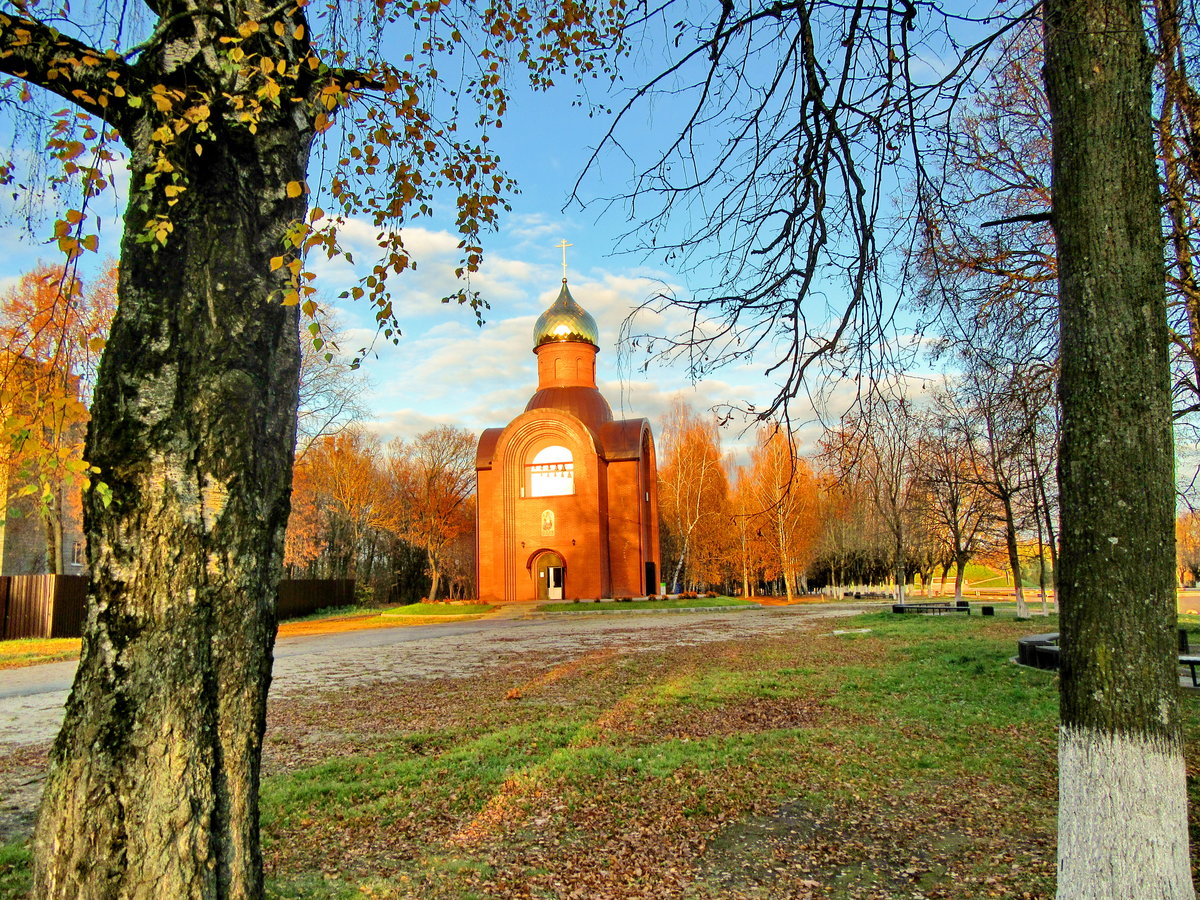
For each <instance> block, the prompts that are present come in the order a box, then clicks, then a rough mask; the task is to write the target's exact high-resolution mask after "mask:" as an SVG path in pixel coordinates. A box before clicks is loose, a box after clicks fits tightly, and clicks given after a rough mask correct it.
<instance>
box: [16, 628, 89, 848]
mask: <svg viewBox="0 0 1200 900" xmlns="http://www.w3.org/2000/svg"><path fill="white" fill-rule="evenodd" d="M80 643H81V641H80V640H79V638H16V639H14V640H11V641H0V669H15V668H18V667H19V666H32V665H34V664H35V663H44V662H56V661H58V660H63V659H76V658H77V657H78V656H79V646H80ZM0 865H3V863H0Z"/></svg>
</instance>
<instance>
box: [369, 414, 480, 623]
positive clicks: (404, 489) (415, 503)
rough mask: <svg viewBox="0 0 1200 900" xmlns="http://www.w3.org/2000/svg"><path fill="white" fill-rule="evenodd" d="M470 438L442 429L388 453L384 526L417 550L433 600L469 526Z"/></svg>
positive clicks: (399, 443) (472, 471)
mask: <svg viewBox="0 0 1200 900" xmlns="http://www.w3.org/2000/svg"><path fill="white" fill-rule="evenodd" d="M477 443H478V440H477V438H476V436H475V435H474V434H472V433H471V432H469V431H466V430H465V429H462V428H452V427H450V426H447V425H443V426H441V427H439V428H434V429H431V430H429V431H425V432H422V433H421V434H419V435H417V436H416V437H415V438H413V439H412V440H411V441H407V442H405V441H397V442H395V443H393V444H392V445H391V447H390V448H389V451H388V475H389V485H388V486H389V488H390V494H391V496H390V503H389V504H388V508H387V510H386V512H385V513H384V514H383V516H382V518H381V522H382V523H383V524H384V527H386V528H388V529H389V530H390V531H392V532H393V533H395V534H396V535H397V536H399V537H401V538H403V539H404V540H406V541H408V542H409V543H410V544H412V545H413V546H414V547H418V548H420V549H421V550H422V551H423V552H424V554H425V560H426V563H427V566H428V569H427V572H428V575H429V580H430V585H429V599H430V600H436V599H437V598H438V589H439V588H440V587H441V582H442V577H443V573H444V572H445V569H446V567H447V564H448V562H449V557H450V555H451V553H452V551H453V549H454V548H455V546H456V544H457V542H458V540H459V539H460V538H461V537H462V536H463V535H466V534H469V533H470V532H471V529H472V528H473V527H474V519H475V516H474V509H473V507H472V505H471V502H470V501H471V497H472V495H473V493H474V491H475V447H476V444H477Z"/></svg>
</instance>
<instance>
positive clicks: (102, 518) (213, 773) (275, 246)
mask: <svg viewBox="0 0 1200 900" xmlns="http://www.w3.org/2000/svg"><path fill="white" fill-rule="evenodd" d="M201 18H202V17H201ZM197 21H198V22H199V21H201V19H197ZM194 27H196V28H200V27H201V25H200V24H195V25H194ZM214 40H215V39H214ZM201 58H202V55H201V56H198V57H197V59H196V60H193V61H192V63H191V64H189V65H181V66H179V67H178V69H177V70H176V71H175V72H173V73H168V74H163V75H161V76H160V77H161V78H163V80H164V81H166V82H167V84H168V86H169V87H170V86H174V85H177V84H178V85H179V87H180V90H188V89H190V87H189V79H204V78H208V79H209V80H208V81H207V82H203V83H207V84H213V83H217V84H220V83H221V82H220V81H219V80H218V78H217V76H215V75H212V74H211V73H206V72H204V71H203V70H202V68H203V65H204V63H203V62H201V61H200V59H201ZM214 58H215V59H217V60H218V61H219V60H220V59H223V57H214ZM197 69H199V70H201V71H200V72H199V73H197V72H196V71H195V70H197ZM191 83H192V84H194V83H196V81H195V80H193V81H192V82H191ZM218 96H219V95H218ZM285 100H286V98H285ZM216 102H217V101H214V103H216ZM153 107H154V104H152V103H150V102H148V101H147V102H146V103H145V104H144V106H143V107H141V108H140V110H139V115H140V116H141V118H140V119H137V120H136V121H134V122H132V123H131V124H130V125H129V126H128V127H126V128H124V129H123V131H122V133H123V136H124V138H125V141H126V144H127V145H128V147H129V149H130V168H131V181H130V184H131V188H130V193H131V201H130V204H129V208H128V210H127V212H126V216H125V236H124V239H123V242H122V248H121V269H120V284H119V296H120V307H119V310H118V312H117V315H116V319H115V321H114V322H113V327H112V332H111V335H110V337H109V340H108V346H107V349H106V351H105V354H104V360H103V363H102V366H101V370H100V374H99V378H98V383H97V387H96V392H95V402H94V404H93V406H92V418H91V423H90V425H89V429H88V439H87V459H88V460H89V461H90V462H92V463H93V464H95V465H98V466H99V467H100V469H101V472H102V478H103V479H104V481H105V482H106V483H107V484H108V485H109V487H110V488H111V489H112V503H111V505H110V506H108V507H105V506H104V505H103V504H102V503H100V501H99V500H98V499H97V497H96V496H95V495H94V494H89V495H88V497H87V498H86V500H85V529H86V534H87V549H88V559H89V565H90V574H91V583H90V589H89V599H88V604H89V605H88V618H87V624H86V627H85V633H84V640H83V651H82V656H81V658H80V663H79V668H78V671H77V674H76V677H75V683H74V687H73V688H72V691H71V697H70V700H69V701H68V703H67V709H66V719H65V721H64V723H63V727H62V731H61V732H60V733H59V735H58V739H57V741H56V742H55V744H54V748H53V751H52V753H51V762H50V772H49V775H48V777H47V780H46V787H45V792H44V798H43V802H42V807H41V813H40V816H39V820H38V825H37V831H36V834H35V838H34V853H35V866H34V878H35V882H34V885H35V886H34V891H33V895H34V896H36V897H39V898H68V897H71V898H75V897H79V898H83V897H86V898H117V897H120V898H123V900H124V898H128V900H140V898H146V900H150V898H162V897H170V898H173V900H174V898H205V900H210V898H248V900H255V898H259V897H261V896H262V891H263V886H262V860H261V853H260V848H259V833H258V832H259V821H258V778H259V775H258V772H259V759H260V753H261V745H262V734H263V729H264V721H265V708H266V698H267V688H268V685H269V683H270V677H271V648H272V644H273V641H274V633H275V610H274V603H275V591H276V586H277V582H278V578H279V572H280V568H281V564H282V558H283V538H284V530H285V526H286V523H287V517H288V492H289V484H290V476H291V464H292V450H293V447H294V444H295V428H296V402H297V377H298V364H299V351H298V328H297V314H296V308H295V307H294V306H292V307H285V306H283V305H282V303H281V296H282V295H281V293H280V289H281V288H282V287H283V286H284V281H283V279H282V277H280V276H282V274H283V273H282V272H276V273H272V271H271V264H270V260H271V258H272V257H275V256H278V255H279V254H280V253H282V252H283V251H282V247H283V237H284V233H285V231H286V229H287V227H288V225H289V223H292V222H294V221H296V220H299V219H302V218H303V215H304V205H305V204H304V199H303V198H302V197H295V198H289V197H288V196H287V192H286V190H285V186H286V185H287V184H288V183H289V182H302V181H303V179H304V175H305V168H306V164H307V159H308V148H309V144H310V140H311V132H310V131H308V129H307V126H305V125H304V124H303V123H304V115H303V114H302V109H303V107H299V106H297V105H296V104H293V103H290V102H284V103H283V104H282V109H281V110H279V111H278V112H277V113H275V114H274V116H273V117H272V115H271V113H270V111H269V109H266V110H264V113H263V115H262V117H261V118H260V119H259V121H258V124H257V134H255V135H251V134H250V133H249V132H248V131H247V129H246V128H245V127H244V125H235V124H230V123H229V122H228V121H226V119H225V114H226V113H229V115H230V117H232V116H233V114H232V113H231V112H229V111H227V110H219V111H214V115H213V116H212V119H211V121H212V128H213V131H214V140H211V141H207V140H206V141H204V142H203V144H202V145H200V146H201V149H202V155H197V154H196V153H195V151H194V149H193V147H192V143H193V142H191V141H188V142H187V146H186V147H184V148H181V149H180V150H179V152H178V153H175V154H173V155H172V159H173V160H174V161H175V166H176V171H178V172H181V173H182V174H184V175H185V176H186V181H185V182H184V183H185V184H186V187H187V189H186V191H184V192H183V193H182V194H181V195H180V196H179V198H178V201H177V202H176V203H175V204H172V205H171V206H170V208H169V209H168V208H167V207H166V205H165V204H162V205H161V206H159V205H156V201H155V200H154V196H155V195H153V194H152V193H151V192H148V191H145V190H143V188H142V185H144V184H146V177H147V175H148V174H150V173H151V172H152V171H154V169H155V166H156V162H157V160H158V159H160V158H161V157H159V152H160V150H161V145H158V146H157V147H156V146H155V145H154V144H152V142H151V131H152V130H153V129H154V128H156V127H158V126H157V122H158V121H159V120H158V117H157V116H156V115H155V110H154V108H153ZM160 202H161V201H160ZM159 214H161V215H166V216H168V217H169V220H170V222H171V223H172V224H173V231H172V232H171V233H170V234H169V236H168V238H167V242H166V245H165V246H164V247H162V248H161V249H159V248H158V246H157V241H155V240H153V239H152V240H150V241H146V240H145V238H146V237H147V236H149V235H150V234H151V233H152V231H153V229H154V222H155V216H156V215H159Z"/></svg>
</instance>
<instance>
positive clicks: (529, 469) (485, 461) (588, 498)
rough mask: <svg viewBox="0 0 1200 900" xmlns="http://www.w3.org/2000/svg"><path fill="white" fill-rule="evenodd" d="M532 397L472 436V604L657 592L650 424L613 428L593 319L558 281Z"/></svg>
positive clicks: (544, 323)
mask: <svg viewBox="0 0 1200 900" xmlns="http://www.w3.org/2000/svg"><path fill="white" fill-rule="evenodd" d="M533 352H534V353H535V354H537V365H538V389H537V392H536V393H535V394H534V395H533V397H532V398H530V400H529V403H528V404H526V406H525V412H523V413H521V415H519V416H517V417H516V418H515V419H513V420H512V421H511V422H509V423H508V425H507V426H505V427H504V428H489V429H488V430H487V431H485V432H484V433H483V434H482V435H481V436H480V438H479V449H478V451H477V454H476V461H475V470H476V475H477V477H478V487H479V493H478V507H477V509H478V517H479V527H478V529H477V534H478V538H477V539H478V542H479V543H478V551H477V553H476V566H477V572H476V575H477V579H476V584H477V585H478V589H479V598H480V599H481V600H485V601H491V602H497V601H515V600H557V599H564V600H571V599H579V598H594V597H620V596H626V597H633V596H642V595H645V594H653V593H657V592H658V579H659V566H660V562H659V559H660V558H659V545H658V478H657V470H656V467H655V458H654V438H653V435H652V434H651V432H650V423H649V421H647V420H646V419H624V420H619V421H618V420H614V419H613V415H612V409H611V407H609V405H608V401H607V400H605V399H604V397H603V395H602V394H601V393H600V391H599V390H598V389H597V387H596V354H597V353H598V352H599V333H598V331H597V328H596V320H595V319H593V318H592V317H591V315H589V314H588V313H587V312H586V311H585V310H584V309H583V308H582V307H581V306H580V305H579V304H578V303H576V302H575V300H574V298H573V297H572V296H571V292H570V291H569V290H568V289H567V280H566V278H564V279H563V286H562V290H561V291H560V292H559V295H558V299H557V300H555V301H554V303H553V304H552V305H551V306H550V308H549V309H547V310H546V311H545V312H544V313H542V315H541V317H540V318H539V319H538V320H537V324H536V325H535V326H534V329H533Z"/></svg>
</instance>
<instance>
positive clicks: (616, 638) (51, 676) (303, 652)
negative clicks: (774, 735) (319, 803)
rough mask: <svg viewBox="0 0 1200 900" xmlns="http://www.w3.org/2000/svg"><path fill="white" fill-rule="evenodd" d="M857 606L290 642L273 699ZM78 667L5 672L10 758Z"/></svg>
mask: <svg viewBox="0 0 1200 900" xmlns="http://www.w3.org/2000/svg"><path fill="white" fill-rule="evenodd" d="M862 609H863V606H861V605H855V604H819V605H806V606H793V607H789V608H786V609H784V608H768V609H757V608H753V609H739V610H737V611H727V612H719V611H716V612H696V613H662V614H654V613H649V612H641V613H637V614H631V615H586V614H576V613H568V614H560V615H545V614H539V613H536V612H534V611H533V606H532V604H514V605H513V606H511V607H508V608H505V609H503V610H502V611H501V612H500V613H499V614H497V615H495V616H490V617H488V618H486V619H477V620H474V621H469V622H447V623H444V624H439V625H422V626H415V627H405V628H377V629H369V630H364V631H346V632H339V633H337V634H326V635H305V636H300V637H293V638H286V639H283V640H281V641H280V642H279V643H278V644H277V645H276V647H275V668H274V676H273V681H272V685H271V693H272V696H275V697H280V696H282V697H286V696H289V695H294V694H297V693H309V692H312V691H315V690H329V689H338V688H343V687H348V686H351V685H354V684H363V683H371V682H384V681H397V680H403V681H412V680H419V679H425V678H441V677H447V676H455V675H472V674H478V673H480V672H483V671H486V670H489V669H494V668H496V667H498V666H503V665H504V664H505V662H506V661H510V660H514V659H518V658H520V657H521V656H523V655H524V654H527V653H530V652H544V651H552V652H555V653H561V654H562V656H563V657H564V658H574V657H575V656H578V655H580V654H581V653H585V652H587V651H588V650H590V649H593V648H595V647H599V646H612V645H613V644H614V642H616V643H617V644H618V645H619V644H620V643H621V642H622V641H623V640H628V642H629V643H630V644H634V643H636V644H637V645H638V646H641V647H652V646H667V645H679V644H695V643H704V642H707V641H716V640H725V639H728V638H731V637H736V636H746V635H752V634H771V633H779V632H782V631H789V630H792V629H795V628H809V627H811V626H812V625H813V619H814V618H815V617H816V618H819V617H829V616H847V615H853V614H854V613H856V612H859V611H861V610H862ZM74 674H75V663H74V661H71V662H62V663H47V664H45V665H40V666H28V667H26V668H22V669H9V670H6V671H3V672H0V752H4V751H5V750H12V749H15V748H16V747H19V746H23V745H29V744H39V743H42V742H44V741H48V740H50V739H52V738H53V737H54V735H55V733H56V732H57V730H58V727H59V725H60V724H61V722H62V708H63V704H64V703H65V702H66V699H67V693H68V691H69V690H70V688H71V680H72V678H73V677H74Z"/></svg>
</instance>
